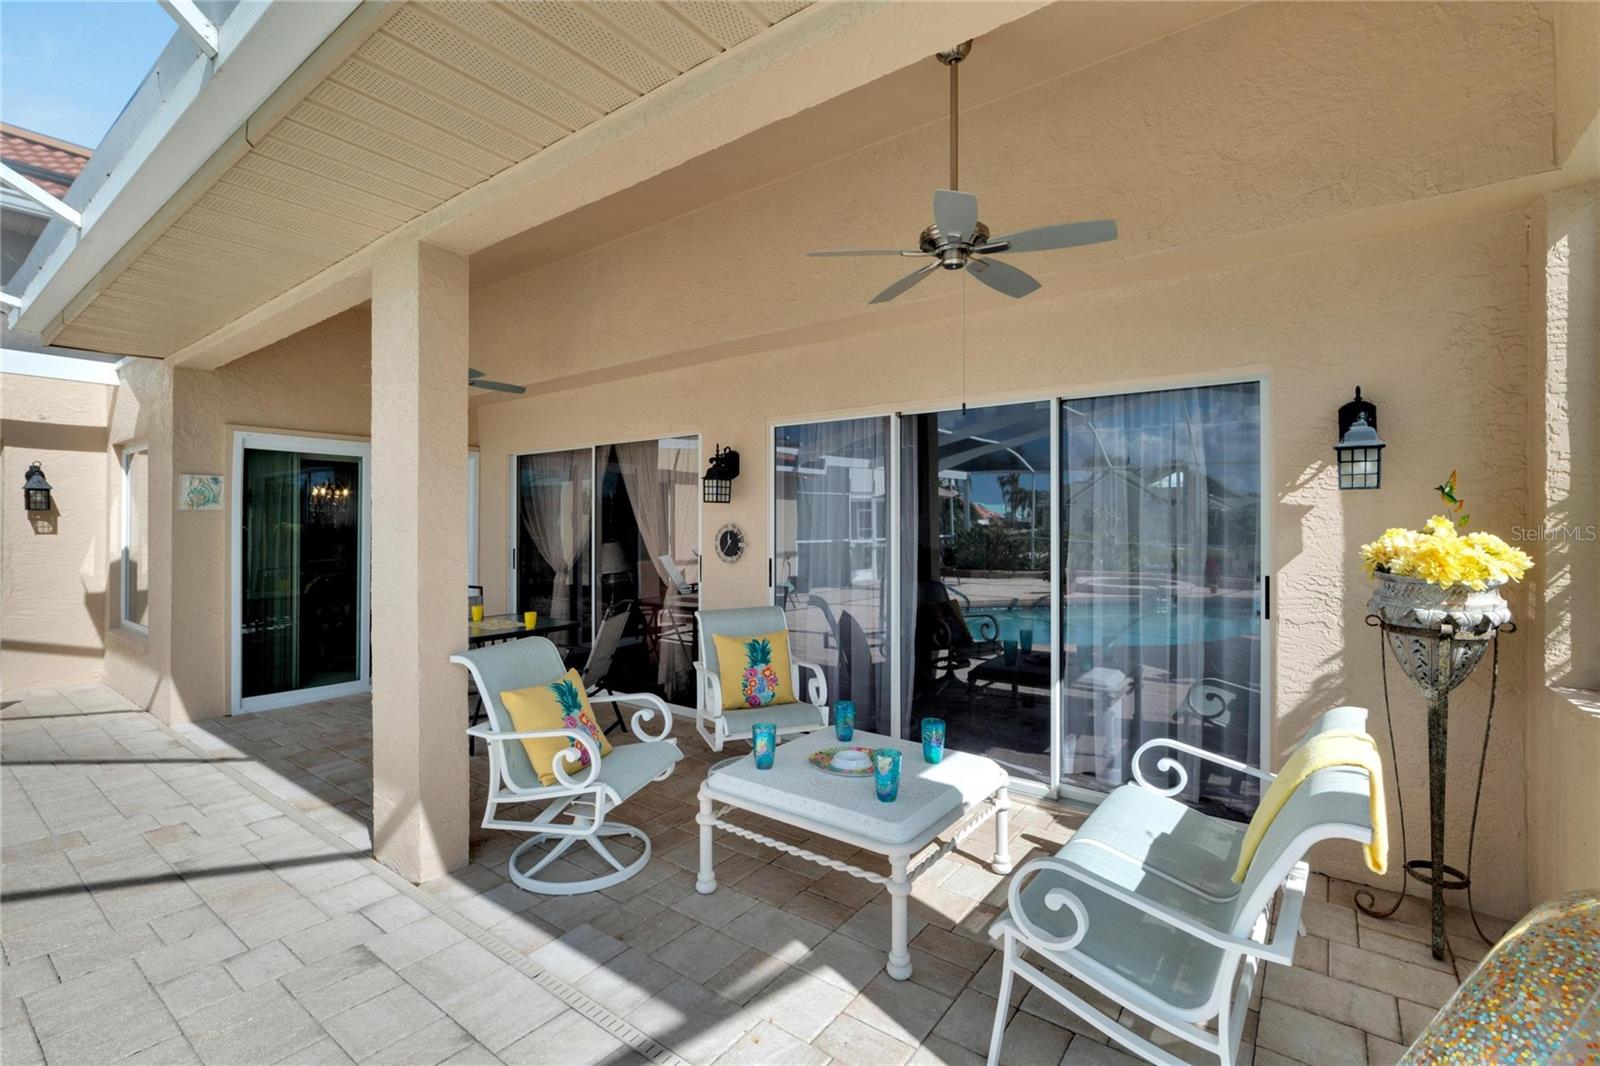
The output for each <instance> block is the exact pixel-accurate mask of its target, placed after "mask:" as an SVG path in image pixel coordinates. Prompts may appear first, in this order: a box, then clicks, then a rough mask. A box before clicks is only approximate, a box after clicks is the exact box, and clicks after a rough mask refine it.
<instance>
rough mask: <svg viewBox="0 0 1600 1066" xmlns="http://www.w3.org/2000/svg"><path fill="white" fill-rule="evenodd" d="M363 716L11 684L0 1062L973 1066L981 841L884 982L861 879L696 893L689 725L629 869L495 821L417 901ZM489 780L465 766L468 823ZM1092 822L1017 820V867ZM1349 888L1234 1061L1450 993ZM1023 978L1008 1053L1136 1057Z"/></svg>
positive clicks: (918, 890)
mask: <svg viewBox="0 0 1600 1066" xmlns="http://www.w3.org/2000/svg"><path fill="white" fill-rule="evenodd" d="M369 715H370V711H369V707H368V705H367V703H366V701H365V700H364V699H354V700H342V701H331V702H328V703H323V704H316V705H311V706H307V707H301V708H295V709H290V710H284V711H275V712H270V713H266V714H258V715H251V716H241V717H236V718H230V719H222V720H218V721H213V722H207V723H203V724H201V725H196V726H187V727H183V728H182V729H178V730H171V729H167V728H165V727H163V726H161V725H160V724H159V723H157V722H156V721H155V720H154V719H153V718H151V717H150V716H149V715H146V714H143V713H140V712H138V711H136V710H134V709H133V708H132V707H131V705H130V704H129V703H128V702H127V701H126V700H125V699H123V698H122V697H121V696H119V695H117V694H116V693H114V692H112V691H111V690H110V689H108V688H105V687H104V686H100V685H89V686H80V687H76V688H71V689H62V690H51V691H38V692H31V693H25V694H17V695H13V696H8V697H6V700H5V708H4V711H3V718H4V722H3V727H0V738H3V742H0V756H3V761H4V768H3V793H0V818H3V827H0V830H3V847H4V851H3V853H0V879H3V885H0V947H3V949H4V967H3V969H0V1000H3V1006H4V1014H3V1027H4V1028H3V1038H4V1043H3V1046H0V1055H3V1057H4V1060H5V1062H6V1064H7V1066H22V1064H25V1063H33V1062H39V1061H46V1062H50V1063H62V1064H74V1066H77V1064H94V1063H101V1062H113V1061H124V1060H127V1061H139V1062H152V1063H168V1062H172V1063H186V1062H196V1061H198V1062H204V1063H225V1064H253V1063H267V1062H280V1061H282V1062H306V1063H342V1062H350V1061H355V1062H406V1063H435V1062H445V1061H449V1062H495V1061H502V1062H508V1063H524V1062H526V1063H560V1064H562V1066H569V1064H581V1063H625V1062H640V1061H652V1060H653V1061H661V1062H689V1063H695V1064H702V1063H704V1064H710V1063H777V1062H783V1063H818V1064H820V1063H825V1062H829V1061H837V1062H840V1063H852V1064H854V1063H859V1064H864V1066H879V1064H897V1063H904V1062H916V1063H934V1062H948V1063H971V1062H979V1061H981V1060H982V1054H983V1052H984V1050H986V1048H987V1043H988V1034H989V1025H990V1021H991V1019H992V1017H993V1012H994V1007H995V1001H994V998H993V996H994V994H995V992H996V990H997V987H998V965H999V960H998V957H997V955H996V953H995V952H994V950H993V949H992V947H991V945H990V943H989V942H988V940H987V936H986V932H987V929H988V927H989V925H990V924H991V922H992V921H993V919H994V917H995V916H996V914H997V913H998V908H999V907H1000V906H1001V905H1002V903H1003V898H1004V890H1003V888H1004V886H1003V881H1002V879H1001V878H999V877H997V876H996V875H994V874H992V873H990V872H989V871H988V870H987V868H986V867H985V866H984V865H983V860H984V858H986V857H987V855H988V854H989V853H990V850H991V848H992V845H993V836H992V832H993V830H992V828H990V827H992V825H993V823H992V822H991V823H989V826H987V827H984V828H981V829H979V830H978V832H977V833H976V834H974V835H973V836H972V837H971V838H969V839H968V841H967V842H966V843H965V845H964V846H963V847H962V848H961V849H958V850H957V851H955V852H952V853H951V854H950V855H949V856H947V857H946V858H944V859H943V860H941V861H940V863H939V864H938V865H937V866H935V867H934V868H933V869H932V870H930V871H929V873H928V874H926V875H925V876H924V877H923V878H922V879H920V880H919V881H917V882H916V887H915V893H914V895H913V898H912V911H911V921H910V924H911V933H912V936H913V939H912V942H911V951H912V957H913V963H914V966H915V972H914V974H913V976H912V979H911V980H910V981H908V982H898V981H892V980H890V979H889V978H888V977H887V976H886V975H885V974H884V972H883V965H884V961H885V958H884V952H885V949H886V947H887V935H888V909H887V904H886V897H885V895H884V893H883V892H882V891H881V890H880V889H878V888H877V887H876V886H873V885H870V884H868V883H866V882H862V881H859V880H856V879H853V878H849V877H847V876H845V875H843V874H837V873H831V872H828V871H825V870H824V869H822V868H821V867H819V866H815V865H812V864H810V863H806V862H803V861H801V860H797V859H794V858H791V857H788V856H784V855H780V854H779V853H777V852H774V851H770V850H768V849H765V848H763V847H761V846H760V845H756V844H751V843H747V842H744V841H741V840H737V839H727V840H724V838H722V837H720V836H719V838H718V845H719V847H718V865H717V872H718V881H719V889H718V891H717V893H716V894H715V895H713V896H709V897H704V896H700V895H698V894H697V893H696V892H695V891H694V884H693V882H694V876H693V873H692V872H691V871H692V870H693V868H694V867H695V865H696V862H697V838H696V836H695V832H694V831H695V828H696V827H695V824H694V814H695V800H694V793H695V789H696V788H697V787H698V785H699V783H700V781H701V780H702V779H703V777H704V775H705V772H706V770H707V768H708V766H709V765H710V764H711V762H713V761H714V759H713V757H712V756H711V754H710V753H709V752H708V751H707V750H706V749H705V746H704V744H703V743H701V741H700V739H699V738H698V736H696V735H695V734H694V732H693V730H692V728H690V727H689V726H688V725H686V724H683V723H680V724H679V727H678V728H677V730H676V735H677V736H678V737H679V743H680V746H681V747H682V748H683V750H684V752H685V753H686V758H685V759H684V760H683V762H681V763H680V764H679V765H678V768H677V770H676V772H675V773H674V774H673V776H672V777H670V778H669V779H667V780H666V781H663V782H660V783H657V784H652V785H651V786H649V787H648V788H647V789H646V790H645V791H644V792H642V793H641V794H639V795H638V796H636V797H634V798H633V799H632V800H631V801H630V802H629V803H628V804H627V805H626V806H625V807H623V808H622V811H621V816H622V818H623V820H626V821H631V822H633V823H634V824H637V825H639V826H641V827H642V828H644V829H645V830H646V831H647V832H648V833H649V834H650V835H651V837H652V840H653V843H654V849H653V854H652V858H651V861H650V863H649V865H648V866H647V867H646V868H645V870H644V871H643V872H642V873H641V874H639V875H638V876H636V877H635V878H633V879H632V880H630V881H627V882H624V883H623V884H621V885H618V886H615V887H614V888H611V889H608V890H606V891H605V892H601V893H594V894H591V895H584V896H568V897H546V896H533V895H529V894H528V893H525V892H523V891H521V890H520V889H518V888H516V887H515V886H513V885H511V884H510V883H509V882H508V881H507V879H506V876H505V857H506V855H507V853H508V852H509V851H510V849H511V848H512V847H514V846H515V845H516V844H517V843H518V842H519V841H520V840H521V839H522V838H521V837H519V836H512V835H510V834H506V833H498V832H492V833H491V832H484V831H482V830H478V829H475V830H474V834H473V845H472V862H471V864H470V865H468V866H467V867H465V868H463V869H461V870H458V871H456V872H455V873H453V874H451V875H450V876H448V877H444V878H440V879H437V880H435V881H432V882H429V883H427V884H425V885H423V886H420V887H417V886H412V885H410V884H408V883H406V882H404V881H403V880H402V879H400V878H399V877H397V876H396V875H394V874H392V873H391V872H389V871H388V870H386V869H384V868H383V867H382V866H380V865H379V864H377V863H375V862H374V861H373V860H372V859H371V858H370V857H368V848H369V830H368V820H369V818H370V802H371V783H370V765H371V744H370V722H369ZM486 772H487V766H486V760H485V759H484V758H483V756H482V755H481V753H480V755H479V756H478V757H477V758H475V759H474V760H473V779H474V792H475V795H474V798H473V814H474V820H476V817H477V816H478V815H479V814H480V813H481V811H480V808H479V801H478V796H479V795H481V793H482V789H483V781H484V775H485V774H486ZM1080 818H1081V815H1080V814H1077V813H1075V812H1073V811H1070V810H1067V809H1065V808H1059V807H1055V806H1044V805H1034V804H1028V803H1023V804H1020V805H1019V806H1018V807H1016V808H1014V816H1013V818H1012V821H1011V827H1012V833H1013V840H1012V845H1011V846H1012V851H1013V854H1014V856H1015V857H1016V861H1017V864H1018V865H1019V866H1020V865H1021V863H1022V862H1023V861H1025V858H1026V856H1027V855H1028V854H1029V853H1030V852H1033V851H1039V850H1048V851H1053V850H1055V848H1057V847H1059V846H1060V843H1061V842H1062V841H1063V840H1065V839H1066V838H1067V836H1069V835H1070V834H1071V832H1072V829H1073V827H1074V826H1075V825H1076V824H1077V822H1078V821H1079V819H1080ZM768 828H769V829H770V828H771V827H770V826H769V827H768ZM774 835H776V834H774ZM806 846H808V847H810V848H812V849H814V850H818V851H828V852H829V853H830V854H837V855H838V856H839V857H841V858H845V859H847V860H850V861H854V862H857V863H859V864H861V865H867V862H866V861H865V857H864V856H862V855H853V854H851V853H850V851H849V849H846V848H841V847H840V846H839V845H836V844H833V843H832V842H829V841H820V840H811V841H809V842H808V843H807V845H806ZM573 872H574V873H576V872H577V871H576V870H575V871H573ZM1355 888H1356V886H1354V885H1351V884H1348V883H1345V882H1340V881H1333V882H1329V881H1328V880H1327V879H1324V878H1322V877H1314V878H1313V885H1312V897H1313V898H1312V899H1310V900H1309V901H1308V902H1307V904H1306V911H1305V922H1306V926H1307V931H1308V935H1307V936H1305V937H1303V938H1302V939H1301V948H1300V951H1299V955H1298V958H1297V965H1296V967H1295V968H1293V969H1288V968H1282V967H1272V968H1270V970H1269V972H1268V974H1267V977H1266V980H1265V982H1264V990H1263V994H1262V995H1261V996H1260V997H1258V1001H1257V1004H1256V1006H1257V1008H1258V1009H1257V1010H1253V1011H1252V1012H1251V1015H1250V1019H1249V1022H1248V1024H1247V1027H1246V1042H1247V1045H1246V1046H1247V1050H1246V1052H1245V1061H1246V1062H1249V1061H1251V1059H1252V1057H1253V1060H1254V1061H1255V1062H1256V1063H1258V1064H1263V1066H1267V1064H1272V1063H1284V1062H1295V1061H1299V1062H1310V1063H1317V1064H1321V1063H1366V1062H1372V1063H1388V1062H1392V1061H1394V1059H1395V1058H1396V1057H1397V1056H1398V1055H1399V1053H1400V1051H1401V1049H1402V1042H1404V1041H1409V1040H1411V1039H1412V1038H1414V1037H1415V1036H1416V1034H1417V1032H1418V1031H1419V1030H1420V1029H1421V1027H1422V1026H1423V1025H1425V1024H1426V1023H1427V1021H1428V1020H1429V1019H1430V1018H1431V1017H1432V1015H1433V1012H1434V1010H1435V1008H1437V1007H1438V1006H1439V1005H1440V1004H1441V1003H1443V1002H1444V1000H1445V998H1446V997H1447V996H1448V995H1449V994H1450V993H1451V991H1453V989H1454V988H1455V986H1456V984H1457V981H1458V976H1459V975H1458V973H1457V972H1456V969H1455V968H1453V966H1452V964H1451V963H1449V962H1446V963H1436V962H1434V961H1433V959H1431V958H1430V957H1429V955H1428V952H1427V948H1426V944H1425V941H1426V938H1427V931H1426V929H1425V928H1424V927H1423V925H1422V924H1421V923H1422V922H1423V921H1424V920H1425V910H1424V907H1423V904H1422V903H1421V901H1419V900H1408V901H1407V902H1406V903H1405V904H1404V905H1403V906H1402V907H1401V908H1400V912H1399V914H1398V916H1397V919H1398V920H1392V921H1374V920H1372V919H1370V918H1368V917H1367V916H1365V915H1360V914H1358V913H1357V912H1356V911H1355V909H1354V908H1353V906H1352V895H1353V893H1354V891H1355ZM1451 927H1452V930H1453V932H1452V945H1453V947H1454V949H1455V952H1456V954H1457V956H1458V958H1459V960H1460V961H1459V962H1457V963H1456V964H1455V966H1459V967H1462V968H1463V969H1465V968H1466V967H1470V965H1471V960H1473V959H1476V958H1478V957H1481V954H1482V952H1483V951H1484V950H1486V947H1485V945H1483V944H1482V943H1481V942H1479V941H1478V940H1477V939H1476V937H1475V936H1473V935H1472V933H1471V928H1470V925H1468V924H1467V921H1466V915H1465V914H1464V913H1457V912H1453V913H1452V916H1451ZM1486 928H1488V929H1489V931H1490V932H1491V933H1492V934H1496V935H1497V934H1498V933H1499V932H1500V931H1501V930H1502V929H1503V928H1504V925H1503V924H1502V923H1495V924H1494V925H1493V926H1492V927H1489V926H1487V925H1486ZM1024 988H1026V986H1025V984H1023V983H1020V982H1019V988H1018V989H1017V990H1016V992H1015V994H1014V998H1013V1003H1012V1006H1011V1008H1010V1014H1011V1020H1010V1022H1009V1030H1008V1035H1007V1038H1006V1045H1005V1061H1006V1062H1007V1063H1018V1064H1024V1063H1045V1064H1049V1066H1055V1064H1066V1063H1116V1062H1131V1061H1132V1060H1131V1059H1129V1058H1127V1057H1126V1056H1124V1055H1122V1054H1121V1053H1120V1052H1118V1051H1115V1050H1113V1049H1112V1048H1110V1047H1108V1046H1107V1045H1106V1043H1105V1042H1104V1040H1103V1038H1101V1037H1100V1036H1099V1035H1098V1034H1096V1033H1095V1032H1094V1031H1093V1030H1092V1029H1089V1028H1088V1027H1086V1026H1085V1025H1083V1024H1082V1023H1081V1022H1078V1021H1076V1020H1075V1019H1073V1018H1072V1017H1070V1016H1069V1015H1067V1014H1066V1013H1065V1012H1064V1011H1062V1010H1060V1009H1059V1008H1058V1007H1056V1006H1055V1005H1054V1003H1053V1002H1052V1001H1049V1000H1048V999H1046V998H1045V997H1044V996H1042V995H1041V994H1040V993H1038V992H1037V991H1026V992H1024ZM1195 1060H1196V1061H1204V1060H1203V1059H1200V1058H1199V1057H1197V1056H1196V1057H1195Z"/></svg>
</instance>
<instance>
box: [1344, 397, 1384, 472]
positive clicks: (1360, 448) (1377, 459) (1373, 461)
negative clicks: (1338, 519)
mask: <svg viewBox="0 0 1600 1066" xmlns="http://www.w3.org/2000/svg"><path fill="white" fill-rule="evenodd" d="M1383 448H1384V444H1383V441H1381V440H1379V439H1378V408H1377V406H1376V405H1375V404H1373V403H1371V402H1369V401H1367V400H1363V399H1362V398H1361V386H1359V385H1357V386H1356V398H1355V399H1353V400H1351V401H1350V402H1349V403H1347V404H1345V405H1344V406H1343V407H1341V408H1339V443H1338V444H1335V445H1334V446H1333V451H1334V454H1335V455H1337V456H1338V457H1339V487H1340V488H1341V489H1375V488H1377V487H1378V486H1379V484H1380V483H1381V482H1382V475H1383V455H1382V453H1383Z"/></svg>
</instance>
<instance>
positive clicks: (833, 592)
mask: <svg viewBox="0 0 1600 1066" xmlns="http://www.w3.org/2000/svg"><path fill="white" fill-rule="evenodd" d="M774 442H775V453H774V471H775V478H774V486H773V487H774V513H773V531H774V566H775V572H774V595H775V596H776V602H777V603H778V605H779V606H781V607H783V608H784V610H785V611H786V612H787V614H788V623H789V639H790V647H791V653H792V655H793V656H794V657H795V658H796V659H799V660H801V661H803V662H811V663H816V664H818V665H819V666H821V667H822V668H823V671H824V672H825V673H826V675H827V680H828V693H829V699H830V701H834V700H840V699H848V700H852V701H854V703H855V705H856V723H857V725H859V726H860V728H862V729H865V730H870V731H872V732H875V733H888V732H889V731H890V729H891V716H890V687H891V686H890V678H889V665H890V664H889V658H888V656H889V652H890V648H889V636H888V631H889V619H890V608H891V604H890V600H889V596H890V589H891V585H892V582H891V581H890V574H889V569H890V560H889V550H888V549H889V541H888V530H889V520H890V516H889V514H888V513H887V511H888V505H889V494H888V480H889V478H888V473H889V468H888V460H889V420H888V419H887V418H858V419H850V420H846V421H840V422H820V423H812V424H809V425H798V426H780V427H778V429H777V430H776V433H775V436H774Z"/></svg>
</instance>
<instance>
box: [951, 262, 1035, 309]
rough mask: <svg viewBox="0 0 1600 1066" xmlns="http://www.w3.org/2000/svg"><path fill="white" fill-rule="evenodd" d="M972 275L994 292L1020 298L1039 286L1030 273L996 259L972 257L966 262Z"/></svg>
mask: <svg viewBox="0 0 1600 1066" xmlns="http://www.w3.org/2000/svg"><path fill="white" fill-rule="evenodd" d="M967 269H968V270H970V271H972V276H973V277H975V278H977V279H978V280H979V281H981V282H983V283H984V284H985V285H987V286H989V288H991V289H993V290H994V291H995V292H1003V293H1005V294H1006V295H1007V296H1011V297H1015V298H1017V299H1021V298H1022V297H1024V296H1026V295H1028V293H1030V292H1033V291H1034V290H1035V289H1037V288H1038V287H1039V282H1038V281H1036V280H1035V279H1034V277H1033V275H1032V274H1027V273H1024V272H1023V271H1021V270H1018V269H1017V268H1016V267H1014V266H1012V265H1011V264H1010V263H1004V262H1001V261H1000V260H998V259H973V260H971V261H969V262H968V263H967Z"/></svg>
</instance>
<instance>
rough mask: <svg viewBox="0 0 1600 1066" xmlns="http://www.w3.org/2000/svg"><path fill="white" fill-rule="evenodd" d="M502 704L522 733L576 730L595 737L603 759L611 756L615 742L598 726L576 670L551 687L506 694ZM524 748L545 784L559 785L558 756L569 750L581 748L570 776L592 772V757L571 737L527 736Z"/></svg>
mask: <svg viewBox="0 0 1600 1066" xmlns="http://www.w3.org/2000/svg"><path fill="white" fill-rule="evenodd" d="M500 703H501V704H502V705H503V706H504V707H505V709H506V713H507V714H509V715H510V716H511V726H512V728H513V729H514V730H516V732H518V733H531V732H534V731H535V730H542V729H576V730H578V731H579V732H582V733H587V734H589V736H591V737H593V738H594V746H595V750H596V751H598V752H599V753H600V757H601V758H602V759H603V758H605V757H606V756H607V755H610V754H611V743H610V741H608V740H606V735H605V733H604V731H602V730H601V728H600V727H599V726H598V725H597V724H595V719H594V711H593V710H592V709H590V707H589V697H588V695H587V694H585V692H584V691H583V679H582V678H581V677H579V676H578V671H576V670H568V671H567V673H566V676H565V677H562V678H560V679H558V680H556V681H552V682H550V683H549V684H547V685H534V686H532V687H530V688H519V689H513V690H511V691H508V692H502V693H500ZM522 748H523V750H524V751H526V752H527V753H528V761H529V762H531V763H533V769H534V771H535V772H536V773H538V775H539V783H540V784H541V785H554V784H556V783H557V782H556V774H555V770H554V765H555V760H556V755H557V754H559V753H560V752H561V751H562V750H563V749H565V748H577V749H578V755H579V761H578V762H577V763H572V762H568V763H567V764H566V767H565V769H566V771H567V773H568V774H569V775H570V776H572V777H578V776H580V775H582V774H584V773H586V772H588V769H589V755H588V753H587V752H585V751H584V750H583V748H582V747H580V746H579V745H578V742H577V741H575V740H573V739H572V738H571V737H524V738H523V740H522Z"/></svg>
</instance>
